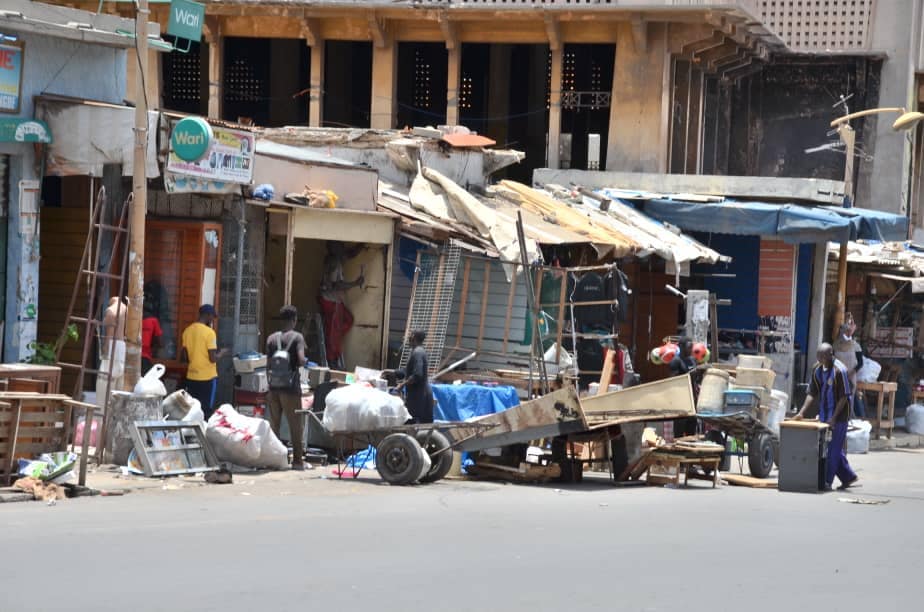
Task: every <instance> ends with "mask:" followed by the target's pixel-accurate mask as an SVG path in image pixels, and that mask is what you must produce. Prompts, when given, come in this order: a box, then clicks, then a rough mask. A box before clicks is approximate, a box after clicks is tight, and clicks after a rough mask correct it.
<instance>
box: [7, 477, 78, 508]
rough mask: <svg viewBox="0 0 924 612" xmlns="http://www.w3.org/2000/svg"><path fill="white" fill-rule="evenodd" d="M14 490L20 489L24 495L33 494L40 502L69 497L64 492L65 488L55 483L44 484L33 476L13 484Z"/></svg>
mask: <svg viewBox="0 0 924 612" xmlns="http://www.w3.org/2000/svg"><path fill="white" fill-rule="evenodd" d="M13 488H14V489H19V490H20V491H23V492H24V493H31V494H32V496H33V497H34V498H35V499H36V500H38V501H44V502H51V501H55V500H59V499H65V498H66V497H67V495H66V494H65V492H64V487H62V486H60V485H56V484H54V483H53V482H43V481H41V480H39V479H38V478H33V477H32V476H27V477H25V478H20V479H19V480H17V481H16V482H14V483H13Z"/></svg>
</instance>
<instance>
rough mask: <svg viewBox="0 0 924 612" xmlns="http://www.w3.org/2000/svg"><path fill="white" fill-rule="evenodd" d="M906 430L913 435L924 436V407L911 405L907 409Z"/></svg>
mask: <svg viewBox="0 0 924 612" xmlns="http://www.w3.org/2000/svg"><path fill="white" fill-rule="evenodd" d="M874 410H875V409H874ZM905 428H906V429H907V430H908V431H909V432H911V433H913V434H918V435H919V436H924V406H922V405H921V404H911V405H910V406H908V407H907V408H906V409H905Z"/></svg>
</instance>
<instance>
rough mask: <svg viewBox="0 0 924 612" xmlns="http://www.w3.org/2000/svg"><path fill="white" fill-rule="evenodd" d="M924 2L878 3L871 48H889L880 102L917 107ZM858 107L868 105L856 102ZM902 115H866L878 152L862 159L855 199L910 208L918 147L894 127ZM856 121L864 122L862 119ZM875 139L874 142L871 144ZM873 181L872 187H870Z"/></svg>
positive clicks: (895, 210)
mask: <svg viewBox="0 0 924 612" xmlns="http://www.w3.org/2000/svg"><path fill="white" fill-rule="evenodd" d="M920 10H921V9H920V2H915V1H914V0H893V2H888V3H883V2H880V3H878V4H877V5H876V9H875V15H874V17H873V19H871V21H872V24H871V25H872V44H871V48H872V49H875V50H876V51H881V52H883V53H884V55H885V57H886V59H885V61H883V62H882V71H881V73H880V83H881V85H880V88H879V101H878V103H877V105H878V106H879V107H884V106H901V107H905V108H908V109H911V110H913V109H914V104H913V102H914V98H915V91H914V77H915V57H914V55H913V50H916V49H917V48H918V47H916V46H915V42H916V40H917V35H918V29H919V25H918V26H916V24H920V19H921V18H920V13H919V11H920ZM850 110H851V111H854V110H863V109H860V108H852V107H851V109H850ZM896 117H897V115H895V114H891V113H890V114H885V115H879V116H878V117H869V118H867V119H864V120H863V121H865V122H866V124H865V126H866V128H872V130H873V131H874V136H873V140H872V142H870V136H868V135H867V134H868V133H869V132H868V130H867V129H864V140H865V141H866V142H864V143H863V144H864V146H865V147H866V149H867V152H869V153H870V154H871V155H872V156H873V161H872V162H861V167H860V173H861V175H862V176H863V177H864V178H867V177H868V180H867V181H861V184H860V185H859V186H858V187H859V189H857V191H856V197H855V205H856V206H861V207H865V208H875V209H877V210H882V211H886V212H891V213H897V214H906V213H907V206H906V203H907V196H908V173H909V172H910V166H911V159H912V150H911V145H910V143H909V141H908V139H907V138H906V137H905V134H904V133H899V132H894V131H893V130H892V122H893V121H895V119H896ZM856 125H859V123H857V124H856ZM870 145H872V146H870ZM867 185H868V187H867Z"/></svg>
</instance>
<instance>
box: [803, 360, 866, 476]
mask: <svg viewBox="0 0 924 612" xmlns="http://www.w3.org/2000/svg"><path fill="white" fill-rule="evenodd" d="M817 357H818V363H817V364H816V365H815V368H814V370H812V381H811V383H810V384H809V393H808V395H807V396H806V398H805V402H804V403H803V404H802V409H801V410H800V411H799V414H797V415H796V419H797V420H801V419H803V418H805V411H806V410H807V409H808V407H809V406H810V405H811V404H812V402H813V401H814V400H815V398H818V420H819V421H821V422H823V423H827V424H828V425H829V426H830V427H831V432H832V435H831V441H830V442H829V443H828V463H827V466H826V470H825V483H826V485H827V487H828V488H829V489H830V488H831V487H832V485H833V484H834V477H835V476H837V478H838V480H840V481H841V486H840V487H838V488H839V489H846V488H848V487H851V486H853V485H855V484H856V482H857V475H856V474H855V473H854V471H853V470H852V469H850V463H848V462H847V453H846V452H845V451H844V443H845V442H846V441H847V422H848V420H849V419H850V407H849V406H848V402H849V401H850V391H851V389H850V379H849V376H848V374H847V368H846V367H844V364H843V363H841V362H840V361H838V360H837V359H835V358H834V347H832V346H831V345H830V344H828V343H824V344H821V345H820V346H819V347H818V355H817Z"/></svg>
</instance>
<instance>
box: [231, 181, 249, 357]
mask: <svg viewBox="0 0 924 612" xmlns="http://www.w3.org/2000/svg"><path fill="white" fill-rule="evenodd" d="M238 204H240V207H241V218H240V219H239V220H238V222H237V270H236V272H237V273H236V274H235V277H234V323H233V324H232V326H231V329H232V331H233V333H234V343H233V345H232V346H233V347H234V349H235V352H240V350H241V349H242V348H243V347H240V346H239V345H238V342H240V339H241V291H242V290H243V286H244V245H245V242H244V237H245V234H246V232H247V212H246V209H245V208H244V206H245V204H244V198H243V197H241V198H239V199H238Z"/></svg>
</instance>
